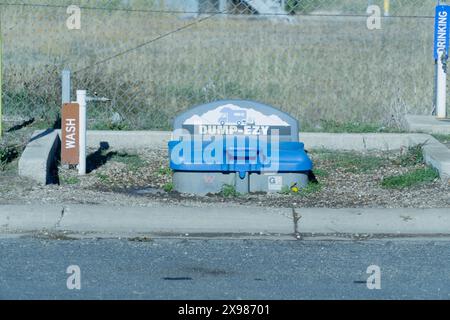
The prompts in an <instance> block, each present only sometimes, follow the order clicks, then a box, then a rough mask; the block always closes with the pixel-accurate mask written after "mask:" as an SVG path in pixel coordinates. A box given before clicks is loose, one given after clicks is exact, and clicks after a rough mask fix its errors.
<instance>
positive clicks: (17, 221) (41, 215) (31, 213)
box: [0, 205, 63, 231]
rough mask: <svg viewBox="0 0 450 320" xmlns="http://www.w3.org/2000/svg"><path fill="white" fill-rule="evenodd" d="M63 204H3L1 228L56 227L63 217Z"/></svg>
mask: <svg viewBox="0 0 450 320" xmlns="http://www.w3.org/2000/svg"><path fill="white" fill-rule="evenodd" d="M62 209H63V206H55V205H49V206H46V205H40V206H30V205H2V206H0V230H1V229H3V230H29V231H34V230H42V229H52V228H55V227H56V225H57V224H58V222H59V221H60V219H61V217H62Z"/></svg>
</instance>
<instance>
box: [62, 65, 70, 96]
mask: <svg viewBox="0 0 450 320" xmlns="http://www.w3.org/2000/svg"><path fill="white" fill-rule="evenodd" d="M61 90H62V91H61V99H62V103H63V104H64V103H69V102H70V101H71V100H70V90H71V88H70V70H69V69H64V70H63V71H62V86H61Z"/></svg>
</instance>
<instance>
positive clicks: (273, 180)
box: [267, 176, 283, 191]
mask: <svg viewBox="0 0 450 320" xmlns="http://www.w3.org/2000/svg"><path fill="white" fill-rule="evenodd" d="M267 181H268V183H269V187H268V189H269V191H281V189H282V188H283V177H282V176H269V179H268V180H267Z"/></svg>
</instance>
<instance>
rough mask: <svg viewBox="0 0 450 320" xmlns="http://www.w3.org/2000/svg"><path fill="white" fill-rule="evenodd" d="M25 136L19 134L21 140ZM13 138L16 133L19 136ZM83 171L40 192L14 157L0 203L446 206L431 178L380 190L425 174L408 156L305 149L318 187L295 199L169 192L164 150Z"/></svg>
mask: <svg viewBox="0 0 450 320" xmlns="http://www.w3.org/2000/svg"><path fill="white" fill-rule="evenodd" d="M31 131H32V130H25V131H23V132H22V133H21V134H20V136H21V137H22V138H25V137H27V136H29V135H30V134H31ZM18 136H19V135H16V137H18ZM88 154H89V157H88V171H89V174H88V175H87V176H85V177H82V178H80V177H78V176H77V173H76V170H74V169H68V168H63V167H60V168H59V184H55V185H48V186H40V185H38V184H37V183H35V182H33V181H30V180H28V179H25V178H20V177H18V175H17V159H15V160H14V161H12V162H11V163H9V164H8V166H7V168H6V169H5V170H2V171H0V204H13V203H20V204H25V203H29V204H32V203H72V204H73V203H80V204H81V203H83V204H108V205H131V206H152V205H153V204H155V203H161V202H163V203H168V204H185V205H201V206H215V205H217V204H218V203H227V204H230V205H236V204H244V205H255V206H264V207H292V206H295V207H329V208H343V207H386V208H393V207H411V208H412V207H414V208H432V207H449V206H450V185H445V184H443V183H442V182H441V181H440V180H439V179H431V180H430V181H428V182H422V183H418V184H415V185H413V186H409V187H403V188H386V187H383V186H382V181H383V179H384V178H386V177H389V176H394V175H399V174H403V173H410V172H415V171H417V170H423V169H425V166H424V165H423V164H421V163H419V162H417V161H416V159H409V158H408V157H409V156H408V153H407V152H406V151H405V150H403V151H399V152H391V153H386V152H375V153H366V154H356V153H336V152H328V151H324V150H311V151H310V156H311V158H312V159H313V161H314V164H315V171H314V172H315V174H316V177H317V179H318V182H319V183H318V184H315V185H311V186H308V188H306V190H303V191H301V192H299V193H293V192H286V193H285V194H284V193H283V194H282V193H276V194H269V195H266V194H249V195H237V196H234V195H232V196H230V195H225V194H219V195H208V196H205V197H199V196H194V195H187V194H179V193H177V192H174V191H172V190H171V189H172V185H171V175H172V173H171V171H170V169H169V168H168V160H167V159H168V154H167V150H165V149H161V150H140V151H139V153H136V152H135V151H130V150H128V151H116V150H89V152H88Z"/></svg>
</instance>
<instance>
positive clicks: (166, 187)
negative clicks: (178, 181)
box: [163, 182, 175, 192]
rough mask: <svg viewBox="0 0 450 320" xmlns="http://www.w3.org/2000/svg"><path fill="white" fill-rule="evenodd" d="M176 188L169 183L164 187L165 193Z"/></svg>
mask: <svg viewBox="0 0 450 320" xmlns="http://www.w3.org/2000/svg"><path fill="white" fill-rule="evenodd" d="M174 188H175V186H174V185H173V183H172V182H168V183H166V184H165V185H164V186H163V190H164V191H165V192H172V191H173V189H174Z"/></svg>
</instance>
